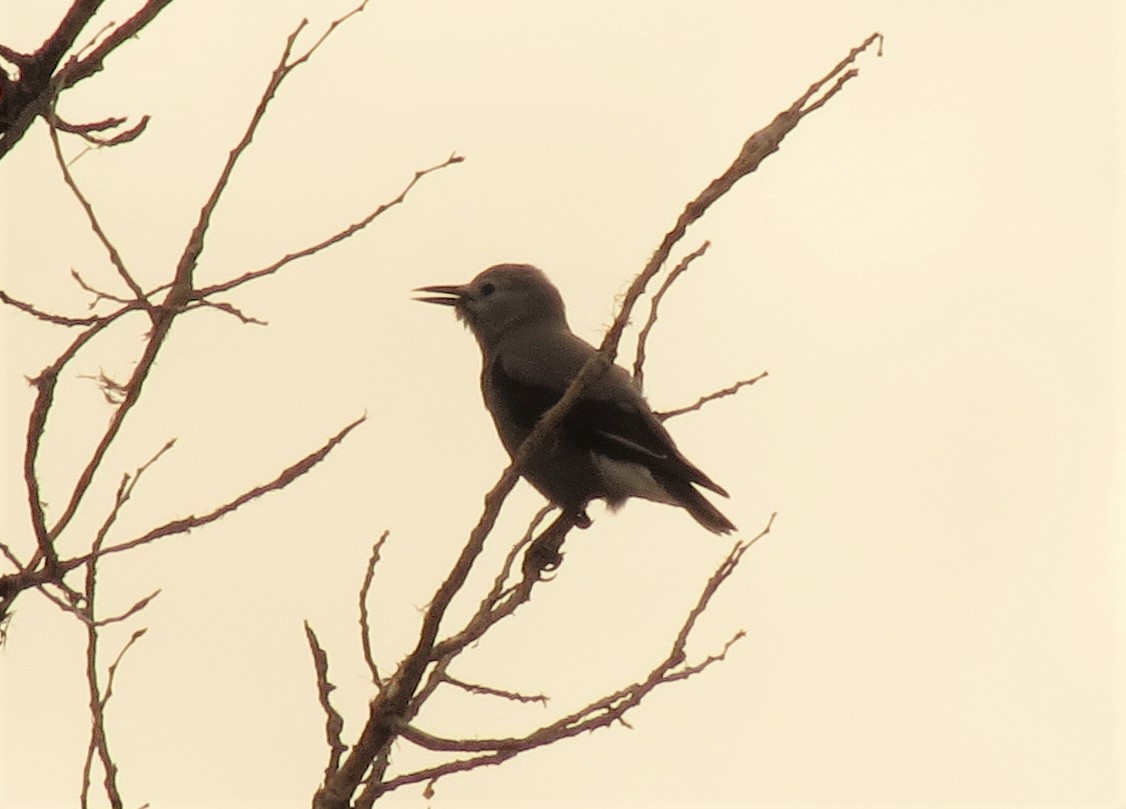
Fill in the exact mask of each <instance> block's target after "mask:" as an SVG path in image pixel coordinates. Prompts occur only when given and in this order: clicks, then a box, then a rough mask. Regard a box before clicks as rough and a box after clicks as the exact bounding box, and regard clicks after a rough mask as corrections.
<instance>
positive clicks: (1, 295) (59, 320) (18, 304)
mask: <svg viewBox="0 0 1126 809" xmlns="http://www.w3.org/2000/svg"><path fill="white" fill-rule="evenodd" d="M0 302H2V303H6V304H7V305H8V306H12V307H14V308H16V309H19V310H20V311H21V312H27V313H28V314H29V315H31V316H32V317H35V318H38V319H39V320H43V321H46V322H47V323H54V324H55V325H56V326H92V325H94V324H95V323H98V322H99V321H101V320H102V318H101V317H98V316H97V315H91V316H89V317H67V316H65V315H56V314H52V313H51V312H45V311H43V310H42V309H38V308H36V307H35V306H34V305H33V304H30V303H26V302H24V301H21V300H17V299H15V298H13V297H12V296H11V295H9V294H8V293H6V292H4V291H2V290H0Z"/></svg>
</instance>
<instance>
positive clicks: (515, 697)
mask: <svg viewBox="0 0 1126 809" xmlns="http://www.w3.org/2000/svg"><path fill="white" fill-rule="evenodd" d="M445 681H446V682H447V683H449V684H450V685H452V686H455V687H457V688H460V689H461V690H462V691H467V692H469V693H470V694H481V695H483V696H486V697H500V698H501V699H507V700H509V701H511V702H538V703H539V704H540V705H547V701H548V697H547V695H545V694H520V693H518V692H516V691H506V690H504V689H503V688H492V687H490V686H487V685H479V684H477V683H467V682H464V681H462V680H459V679H457V678H456V677H452V676H450V675H449V674H447V675H446V676H445Z"/></svg>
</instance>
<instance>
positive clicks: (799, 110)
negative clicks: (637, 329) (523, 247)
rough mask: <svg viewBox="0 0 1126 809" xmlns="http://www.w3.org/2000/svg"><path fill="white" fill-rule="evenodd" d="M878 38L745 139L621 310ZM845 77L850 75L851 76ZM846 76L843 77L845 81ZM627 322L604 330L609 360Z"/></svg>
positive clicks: (620, 320) (618, 321)
mask: <svg viewBox="0 0 1126 809" xmlns="http://www.w3.org/2000/svg"><path fill="white" fill-rule="evenodd" d="M879 38H880V34H879V33H875V34H872V35H871V36H870V37H868V38H867V39H866V40H864V42H863V43H861V44H860V46H858V47H856V48H853V49H852V50H851V51H850V52H849V55H848V56H847V57H845V58H844V59H842V60H841V61H840V62H839V63H838V64H837V65H836V66H835V67H834V68H833V69H832V70H830V71H829V72H828V73H827V74H826V75H825V76H823V77H822V78H821V79H820V80H818V81H817V82H815V83H814V84H813V85H812V86H811V87H810V88H809V89H808V90H807V91H806V92H805V93H804V94H803V95H802V96H800V97H799V98H798V100H797V101H795V102H794V103H793V104H792V105H790V107H789V108H788V109H786V110H784V111H783V112H781V113H779V114H778V115H777V116H776V117H775V118H774V120H773V121H771V122H770V123H769V124H768V125H767V126H765V127H763V128H762V129H760V130H759V131H758V132H756V133H754V134H753V135H751V136H750V137H749V138H748V139H747V141H746V142H745V143H744V144H743V148H742V149H740V151H739V154H738V155H737V156H736V158H735V160H734V162H732V164H731V165H730V166H728V167H727V169H726V170H725V171H724V172H723V174H721V175H720V176H719V177H717V178H716V179H714V180H712V182H711V183H710V184H708V186H707V187H706V188H705V189H704V190H703V191H701V192H700V194H699V195H698V196H697V197H696V198H695V199H694V200H692V201H691V202H689V203H688V204H687V205H686V206H685V208H684V211H683V212H682V213H681V214H680V217H679V218H678V219H677V220H676V224H675V225H674V226H673V228H672V230H670V231H669V232H668V233H666V234H665V237H664V238H663V239H662V240H661V243H660V244H659V245H658V246H657V249H656V251H655V252H654V253H653V255H652V257H651V258H650V259H649V262H648V263H647V264H646V265H645V269H644V270H642V271H641V273H640V274H638V276H637V277H636V278H635V279H634V281H633V283H632V284H630V287H629V289H628V290H627V291H626V294H625V295H624V296H623V298H622V303H621V309H622V311H623V312H627V311H631V310H632V309H633V306H634V304H635V303H636V302H637V299H638V298H639V297H640V296H641V295H642V293H643V292H644V291H645V287H646V285H647V284H648V283H649V281H650V280H651V279H652V278H653V276H655V275H656V274H657V272H658V271H659V270H660V268H661V266H662V265H664V263H665V262H666V261H667V260H668V257H669V253H670V252H672V248H673V247H674V246H675V245H676V243H677V242H679V241H680V240H681V238H682V237H683V236H684V234H685V232H686V231H687V230H688V226H689V225H691V224H692V223H693V222H695V221H696V220H697V219H699V218H700V217H701V216H703V215H704V213H706V212H707V210H708V209H709V208H710V207H711V206H712V204H713V203H715V202H716V200H718V199H719V198H720V197H722V196H723V195H724V194H726V193H727V192H728V191H730V190H731V188H732V187H733V186H734V185H735V183H737V182H738V181H739V180H741V179H742V178H743V177H746V176H747V175H748V174H750V173H752V172H753V171H755V170H756V169H757V168H758V167H759V165H760V164H761V163H762V161H763V160H765V159H766V158H767V157H769V156H770V155H772V154H774V152H776V151H778V149H779V147H780V145H781V143H782V139H783V138H785V137H786V135H788V134H789V133H790V131H791V130H793V129H794V127H796V126H797V125H798V123H799V122H800V121H801V119H802V118H804V117H805V116H806V115H807V114H809V113H810V112H812V111H813V110H814V109H817V107H819V106H820V105H821V104H823V103H824V101H825V100H827V98H826V99H823V100H822V101H820V102H818V104H817V105H815V106H814V107H812V108H809V109H803V107H805V104H806V103H807V102H808V101H809V100H810V98H812V97H813V96H814V95H815V94H816V92H817V91H818V90H819V89H820V88H821V87H822V86H824V85H825V83H826V82H828V81H830V80H832V79H833V77H835V76H836V75H837V74H839V73H840V72H841V71H842V70H843V69H844V68H845V67H847V66H848V65H849V64H851V63H852V62H854V61H855V60H856V58H857V57H858V56H859V55H860V54H861V53H863V52H864V51H865V50H867V48H868V47H869V46H870V45H871V44H872V43H873V42H875V41H876V40H877V39H879ZM847 78H851V76H849V77H847ZM847 78H846V79H844V80H847ZM841 83H843V80H842V82H841ZM837 89H839V87H837V88H835V89H834V90H833V91H832V92H831V93H830V95H831V94H832V93H835V92H836V90H837ZM627 322H628V319H623V318H621V317H619V318H616V319H615V320H614V323H613V324H612V325H611V326H610V328H609V329H608V330H607V332H606V336H605V338H604V339H603V341H602V346H601V348H600V349H599V350H600V351H603V352H605V353H606V354H607V356H608V357H609V358H610V360H611V361H612V360H613V359H614V357H615V356H616V355H617V346H618V341H619V340H620V339H621V334H622V331H623V330H624V329H625V327H626V323H627Z"/></svg>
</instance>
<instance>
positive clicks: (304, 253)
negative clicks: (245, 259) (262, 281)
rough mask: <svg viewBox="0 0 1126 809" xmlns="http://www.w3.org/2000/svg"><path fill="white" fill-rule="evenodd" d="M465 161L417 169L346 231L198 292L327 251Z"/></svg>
mask: <svg viewBox="0 0 1126 809" xmlns="http://www.w3.org/2000/svg"><path fill="white" fill-rule="evenodd" d="M464 160H465V158H464V157H461V156H460V155H456V154H452V155H450V156H449V157H447V158H446V159H445V160H443V161H442V162H441V163H438V164H436V165H433V166H430V167H429V168H425V169H420V170H418V171H416V172H415V173H414V177H412V178H411V180H410V182H408V183H407V184H406V185H405V186H404V187H403V190H401V191H400V192H399V195H398V196H397V197H395V198H394V199H392V200H390V201H389V202H384V203H383V204H381V205H380V206H379V207H377V208H376V209H375V210H373V211H372V212H371V213H369V214H367V215H366V216H365V217H363V218H362V219H360V220H359V221H358V222H355V223H354V224H351V225H349V226H348V227H346V228H344V229H343V230H340V231H337V232H336V233H334V234H333V235H331V236H329V237H328V238H326V239H322V240H321V241H319V242H317V243H316V244H314V245H310V246H309V247H304V248H302V249H300V250H297V251H296V252H293V253H287V254H286V255H284V256H282V257H281V258H280V259H278V260H277V261H275V262H274V263H272V264H270V265H268V266H266V267H262V268H261V269H258V270H253V271H251V272H247V273H243V274H242V275H240V276H239V277H238V278H232V279H231V280H229V281H223V282H222V283H219V284H212V285H211V286H207V287H202V288H200V289H199V290H197V292H196V295H198V296H200V297H202V296H206V295H214V294H215V293H217V292H226V291H227V290H230V289H234V288H235V287H237V286H240V285H242V284H245V283H247V282H248V281H255V280H257V279H259V278H263V277H265V276H267V275H272V274H273V273H275V272H277V271H278V270H280V269H281V268H282V267H284V266H286V265H287V264H290V263H291V262H294V261H297V260H298V259H302V258H307V257H309V256H311V255H313V254H314V253H319V252H320V251H322V250H324V249H326V248H328V247H331V246H332V245H334V244H337V243H338V242H342V241H344V240H345V239H347V238H349V237H351V236H353V235H355V234H356V233H358V232H359V231H361V230H363V229H364V228H366V227H367V226H368V225H370V224H371V223H372V222H374V221H375V219H376V218H377V217H379V216H380V215H382V214H383V213H385V212H386V211H387V210H389V209H390V208H394V207H395V206H396V205H400V204H401V203H402V202H403V201H404V200H405V199H406V198H407V194H409V193H410V192H411V189H413V188H414V187H415V185H417V184H418V182H419V180H421V179H422V178H423V177H425V176H426V175H427V174H431V173H433V172H435V171H440V170H441V169H444V168H446V167H448V166H452V165H454V164H455V163H461V162H462V161H464Z"/></svg>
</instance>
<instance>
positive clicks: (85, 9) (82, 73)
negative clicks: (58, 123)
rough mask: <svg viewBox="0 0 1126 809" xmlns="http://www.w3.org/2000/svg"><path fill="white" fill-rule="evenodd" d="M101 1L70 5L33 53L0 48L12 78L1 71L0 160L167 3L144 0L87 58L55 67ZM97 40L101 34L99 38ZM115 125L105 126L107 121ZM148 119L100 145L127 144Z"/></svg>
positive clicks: (74, 58) (76, 57)
mask: <svg viewBox="0 0 1126 809" xmlns="http://www.w3.org/2000/svg"><path fill="white" fill-rule="evenodd" d="M103 2H104V0H75V2H74V3H73V4H72V5H71V7H70V9H69V10H68V11H67V13H66V15H65V16H64V17H63V19H62V21H61V22H60V23H59V25H58V27H57V28H56V29H55V31H54V33H52V34H51V36H50V37H48V38H47V40H46V41H45V42H44V43H43V44H42V45H41V46H40V47H39V49H38V50H36V51H35V53H31V54H24V53H19V52H18V51H16V50H14V49H12V48H9V47H3V48H0V56H2V57H3V58H5V59H6V60H8V61H9V62H11V63H12V64H13V65H14V66H15V68H16V71H17V75H16V76H11V75H8V74H7V73H6V72H5V71H4V70H0V158H2V157H3V156H4V155H6V154H7V153H8V152H9V151H11V149H12V148H13V147H14V146H15V145H16V144H17V143H18V142H19V141H20V139H21V138H22V137H23V136H24V134H25V133H26V132H27V130H28V128H29V127H30V126H31V124H32V122H33V121H34V120H35V119H36V118H37V117H38V116H41V115H47V114H48V111H49V110H50V109H51V106H52V105H53V104H54V102H55V99H56V98H58V96H59V94H60V93H62V92H63V91H64V90H66V89H68V88H70V87H73V86H74V85H75V84H77V83H78V82H80V81H82V80H83V79H85V78H88V77H90V76H92V75H93V74H95V73H97V72H98V71H99V70H101V69H102V67H103V64H104V62H105V59H106V57H107V56H109V54H110V53H112V52H113V51H114V50H116V49H117V47H118V46H120V45H121V44H122V43H124V42H126V41H128V40H129V39H130V38H132V37H133V36H135V35H136V34H137V33H139V32H140V31H141V30H142V29H143V28H144V27H145V26H146V25H148V24H149V23H150V22H152V20H153V19H155V18H156V16H157V15H158V14H159V13H160V12H161V11H162V10H163V9H164V7H165V6H167V5H168V4H169V3H171V2H172V0H147V2H146V3H145V4H144V5H143V6H142V7H141V8H140V9H138V10H137V12H136V13H135V14H133V16H132V17H130V18H129V19H127V20H125V22H123V23H121V24H120V25H118V26H117V27H115V28H113V29H112V30H111V31H110V32H109V33H108V34H107V35H106V36H105V38H104V39H102V41H101V42H100V43H98V44H97V45H96V46H94V47H93V48H92V49H91V50H90V53H89V54H88V55H85V56H83V55H82V54H81V53H76V54H74V55H72V56H71V57H70V59H68V60H67V61H66V62H65V63H63V64H62V66H61V67H60V66H59V65H60V62H62V59H63V57H64V56H65V55H66V53H67V52H68V51H70V50H71V48H72V47H73V46H74V43H75V41H76V40H77V39H78V36H79V34H81V32H82V30H83V28H85V26H86V24H87V23H88V22H89V21H90V20H91V19H92V18H93V16H94V14H95V13H96V12H97V11H98V9H99V8H100V7H101V5H102V3H103ZM99 36H100V34H99ZM111 121H112V122H114V123H113V124H110V123H109V122H111ZM124 121H125V119H124V118H109V119H105V120H103V121H98V122H96V123H94V124H78V125H69V128H70V129H72V130H80V131H81V130H85V133H83V134H87V135H88V133H89V132H90V131H94V130H99V131H101V130H104V129H107V128H109V127H110V126H116V125H119V124H120V123H124ZM146 122H147V118H146V119H144V120H142V122H141V123H140V124H139V125H138V127H135V128H134V129H135V130H136V131H133V130H130V131H129V132H126V133H123V135H122V136H118V137H117V138H110V139H107V140H106V141H104V143H105V145H113V144H114V143H118V142H124V141H125V140H131V139H133V138H135V137H136V136H137V135H139V134H140V131H141V130H143V128H144V124H145V123H146Z"/></svg>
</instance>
